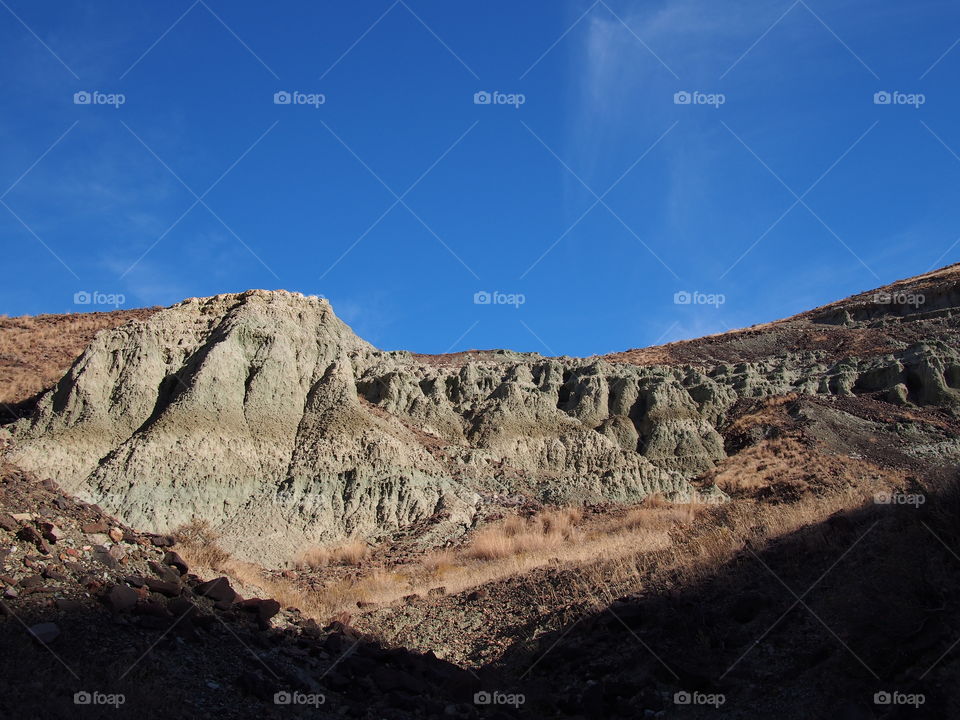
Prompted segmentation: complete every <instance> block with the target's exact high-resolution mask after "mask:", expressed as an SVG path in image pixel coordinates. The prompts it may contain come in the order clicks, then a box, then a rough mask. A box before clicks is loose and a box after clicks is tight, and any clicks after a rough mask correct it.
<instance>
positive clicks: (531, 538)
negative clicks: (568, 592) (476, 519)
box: [465, 508, 583, 561]
mask: <svg viewBox="0 0 960 720" xmlns="http://www.w3.org/2000/svg"><path fill="white" fill-rule="evenodd" d="M582 517H583V514H582V513H581V511H580V510H579V509H576V508H561V509H557V510H546V511H544V512H541V513H539V514H537V515H535V516H533V517H532V518H529V519H527V518H523V517H520V516H519V515H514V516H511V517H509V518H507V519H506V520H503V521H502V522H500V523H499V524H497V525H493V526H491V527H487V528H484V529H482V530H480V531H479V532H478V533H477V534H476V535H475V536H474V538H473V542H472V543H470V547H468V548H467V550H466V553H465V554H466V556H467V557H468V558H472V559H474V560H485V561H490V560H498V559H501V558H506V557H510V556H511V555H521V554H529V555H536V554H539V553H543V552H546V551H547V550H550V549H553V548H556V547H558V546H560V545H562V544H563V543H565V542H567V541H569V540H572V539H573V538H575V537H576V528H575V526H576V524H577V523H578V522H580V520H581V519H582Z"/></svg>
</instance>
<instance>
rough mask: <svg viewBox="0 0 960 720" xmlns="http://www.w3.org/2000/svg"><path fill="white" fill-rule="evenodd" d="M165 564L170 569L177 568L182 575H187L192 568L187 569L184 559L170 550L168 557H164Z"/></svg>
mask: <svg viewBox="0 0 960 720" xmlns="http://www.w3.org/2000/svg"><path fill="white" fill-rule="evenodd" d="M163 564H164V565H169V566H170V567H173V568H176V569H177V570H178V571H179V572H180V574H181V575H186V574H187V572H188V571H189V570H190V568H188V567H187V563H185V562H184V560H183V558H182V557H180V556H179V555H178V554H177V553H175V552H173V551H172V550H170V551H169V552H167V554H166V555H164V556H163Z"/></svg>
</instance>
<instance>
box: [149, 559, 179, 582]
mask: <svg viewBox="0 0 960 720" xmlns="http://www.w3.org/2000/svg"><path fill="white" fill-rule="evenodd" d="M147 565H149V566H150V569H151V570H153V572H154V573H155V574H156V576H157V577H158V578H160V579H161V580H163V581H165V582H180V573H178V572H177V571H176V570H174V569H173V568H172V567H170V566H169V565H164V564H162V563H158V562H157V561H156V560H150V561H149V562H148V563H147Z"/></svg>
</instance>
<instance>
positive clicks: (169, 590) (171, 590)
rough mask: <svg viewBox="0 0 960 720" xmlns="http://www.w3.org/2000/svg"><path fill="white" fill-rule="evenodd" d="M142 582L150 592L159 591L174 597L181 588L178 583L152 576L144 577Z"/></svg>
mask: <svg viewBox="0 0 960 720" xmlns="http://www.w3.org/2000/svg"><path fill="white" fill-rule="evenodd" d="M144 582H145V583H146V585H147V587H148V588H150V590H151V591H152V592H155V593H160V594H161V595H166V596H167V597H176V596H177V595H179V594H180V591H181V589H182V588H181V587H180V583H172V582H164V581H163V580H155V579H154V578H144Z"/></svg>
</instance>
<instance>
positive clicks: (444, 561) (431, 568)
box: [421, 550, 456, 575]
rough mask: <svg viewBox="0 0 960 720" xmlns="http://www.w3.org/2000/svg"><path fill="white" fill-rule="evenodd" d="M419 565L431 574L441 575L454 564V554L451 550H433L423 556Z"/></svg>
mask: <svg viewBox="0 0 960 720" xmlns="http://www.w3.org/2000/svg"><path fill="white" fill-rule="evenodd" d="M421 565H423V567H424V568H425V569H426V570H427V572H429V573H432V574H433V575H443V574H444V573H445V572H448V571H449V570H451V569H453V567H454V566H455V565H456V555H454V553H453V551H452V550H434V551H433V552H429V553H427V554H426V555H424V556H423V560H422V562H421Z"/></svg>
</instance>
